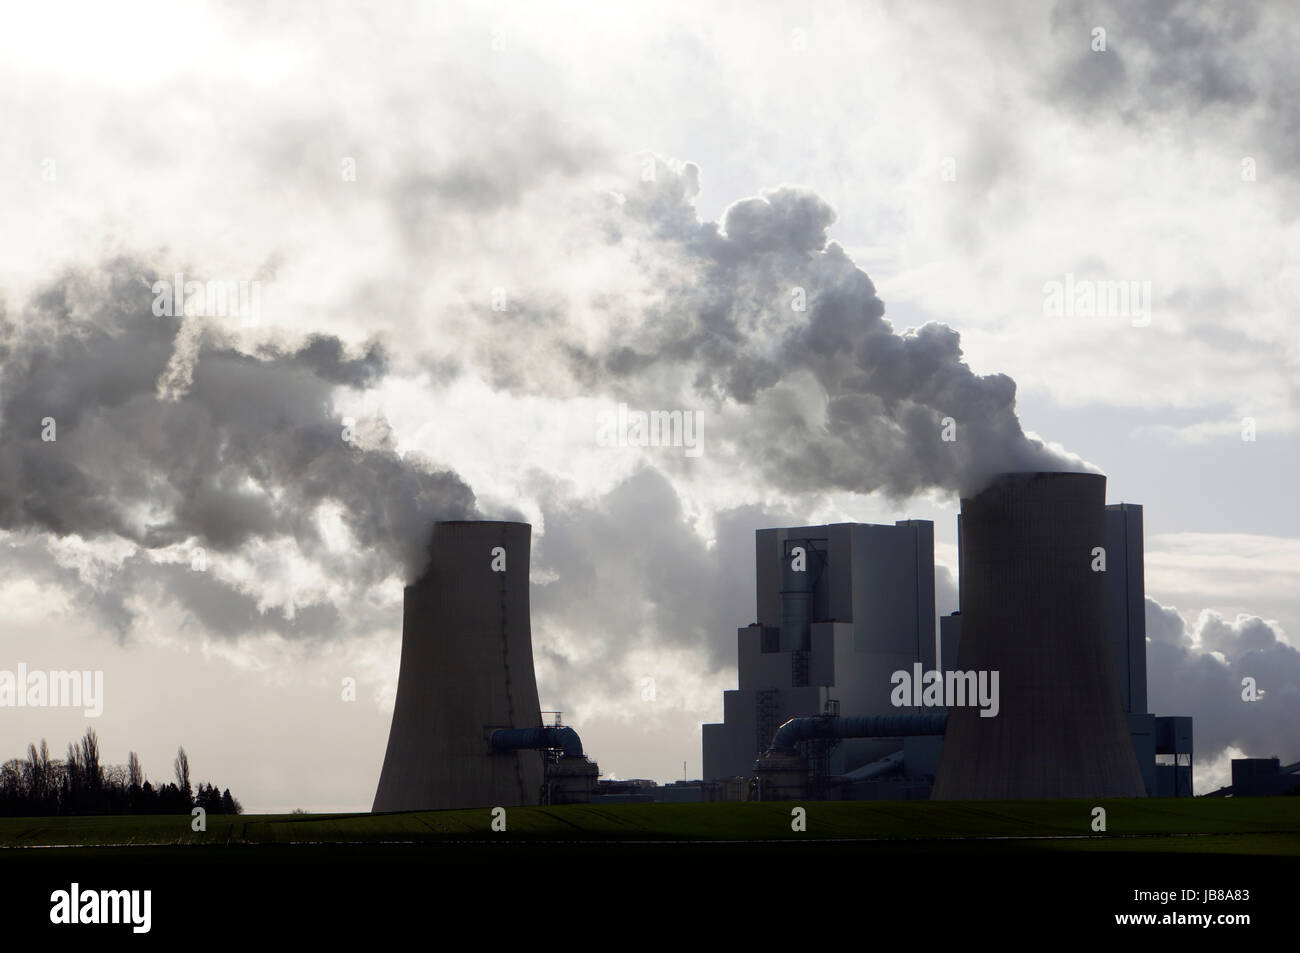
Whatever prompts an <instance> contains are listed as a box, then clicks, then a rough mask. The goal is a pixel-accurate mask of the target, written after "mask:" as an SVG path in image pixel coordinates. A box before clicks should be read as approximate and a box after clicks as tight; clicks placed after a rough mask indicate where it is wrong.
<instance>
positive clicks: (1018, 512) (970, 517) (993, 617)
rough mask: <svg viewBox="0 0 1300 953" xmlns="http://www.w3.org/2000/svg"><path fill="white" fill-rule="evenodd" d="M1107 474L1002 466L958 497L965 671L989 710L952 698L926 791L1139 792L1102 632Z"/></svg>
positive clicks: (961, 665) (960, 662) (982, 794)
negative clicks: (975, 676) (986, 693)
mask: <svg viewBox="0 0 1300 953" xmlns="http://www.w3.org/2000/svg"><path fill="white" fill-rule="evenodd" d="M1105 545H1106V478H1105V477H1104V476H1102V475H1101V474H1097V473H1005V474H1002V475H1000V476H998V477H997V478H995V479H994V480H993V482H992V483H991V484H990V485H989V486H988V488H987V489H985V490H984V491H983V492H981V493H979V494H977V495H976V496H974V497H973V498H970V499H963V500H962V502H961V564H962V579H961V600H962V605H961V620H962V622H961V642H960V643H959V645H958V648H957V660H956V664H952V663H949V662H948V660H947V659H945V660H944V662H945V664H946V665H951V667H952V668H955V669H959V670H961V671H963V672H985V671H997V672H999V673H1000V675H999V678H1000V686H1001V688H1000V696H1001V697H1000V703H999V709H998V714H997V715H996V716H994V717H987V718H986V717H982V714H983V713H982V712H981V711H980V710H978V709H977V708H973V707H960V708H952V709H951V710H950V712H949V718H948V731H947V733H946V735H945V736H944V741H943V754H942V756H941V757H940V761H939V770H938V772H937V774H936V777H935V784H934V792H933V795H932V796H933V797H935V798H937V799H956V798H1052V797H1142V796H1144V794H1145V787H1144V785H1143V783H1142V774H1141V771H1140V769H1139V768H1138V763H1137V756H1136V755H1135V754H1134V751H1133V743H1132V740H1131V739H1130V738H1129V733H1128V726H1127V723H1126V721H1125V717H1124V712H1123V708H1122V706H1121V704H1120V696H1119V687H1118V680H1117V676H1116V673H1115V660H1114V654H1113V652H1112V649H1111V644H1110V638H1109V635H1108V633H1107V627H1106V626H1107V617H1106V581H1105V580H1106V577H1105V574H1104V565H1103V563H1102V562H1101V559H1100V557H1101V555H1102V553H1103V551H1104V547H1105Z"/></svg>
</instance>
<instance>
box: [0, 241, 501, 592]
mask: <svg viewBox="0 0 1300 953" xmlns="http://www.w3.org/2000/svg"><path fill="white" fill-rule="evenodd" d="M153 280H154V276H153V275H152V273H150V272H149V271H147V270H146V269H145V268H144V267H142V266H141V265H140V264H138V263H135V262H129V261H119V262H116V263H114V264H113V265H112V266H111V267H109V268H107V269H106V270H105V271H104V272H103V273H102V274H94V275H89V274H70V275H68V276H66V277H65V278H63V279H62V280H60V281H57V282H55V283H54V284H52V285H51V286H50V287H49V288H48V289H47V290H45V291H44V292H43V293H41V294H40V295H39V296H38V297H37V298H36V299H35V300H34V301H33V302H31V304H30V306H29V307H28V308H27V309H26V310H25V312H24V313H23V314H22V315H21V318H20V319H19V320H13V319H10V318H9V317H8V316H3V315H0V359H2V360H3V372H2V374H0V441H2V442H3V446H4V454H3V456H0V528H3V529H6V530H29V531H36V532H45V533H52V534H55V535H58V536H66V535H70V534H77V535H80V536H82V537H85V538H90V539H94V538H101V537H119V538H122V539H126V540H130V541H132V542H134V543H136V544H138V545H139V546H141V547H145V548H149V549H154V548H159V547H165V546H170V545H174V544H182V543H186V542H190V543H191V545H195V546H201V547H204V548H205V549H209V548H210V549H211V550H213V551H214V552H230V551H234V550H237V549H239V548H240V547H241V546H243V545H244V544H246V543H248V542H249V541H251V540H254V539H263V540H275V539H280V538H291V539H293V540H294V541H295V542H296V544H297V545H298V547H299V549H300V550H301V551H302V552H304V554H306V555H308V556H309V557H315V558H317V559H318V561H320V562H322V563H323V564H324V565H325V566H326V568H327V570H328V569H329V568H330V567H329V562H330V558H331V557H330V555H329V553H327V552H326V551H325V547H324V545H323V542H322V539H321V535H320V530H319V524H318V522H317V519H316V515H317V511H318V508H319V507H320V506H321V504H324V503H326V502H333V503H336V504H338V506H339V509H340V514H341V519H342V521H343V522H344V523H345V524H346V526H347V527H348V529H349V530H350V531H351V533H352V534H353V536H354V537H355V538H356V540H357V542H358V543H359V550H360V552H359V554H358V555H357V557H356V558H349V559H348V560H347V562H346V565H342V564H339V565H335V566H334V567H333V568H334V569H335V570H337V571H340V572H346V573H347V574H348V575H349V577H350V579H351V581H353V582H356V583H364V582H367V581H374V580H377V579H380V578H383V577H384V576H386V575H388V574H390V573H391V572H392V571H393V570H394V569H395V568H398V567H403V568H404V571H405V572H406V573H407V575H408V577H409V576H410V575H411V574H412V573H414V572H417V571H418V569H419V568H420V566H421V565H422V561H423V558H424V552H425V546H426V544H427V540H428V530H429V527H430V526H431V524H432V522H433V521H434V520H435V519H457V518H473V517H475V516H476V515H477V512H478V511H477V507H476V505H475V499H474V494H473V492H472V491H471V489H470V488H469V487H468V486H467V485H466V484H465V483H464V482H463V481H462V480H461V479H460V478H459V477H458V476H457V475H456V474H455V473H453V472H451V471H448V470H445V469H437V468H435V467H433V466H431V465H429V464H427V463H426V462H424V461H421V460H418V459H416V458H414V457H412V456H410V455H407V456H405V457H403V456H399V455H398V454H397V453H396V452H395V450H394V449H393V447H392V445H391V438H390V437H389V436H388V434H387V430H386V427H385V426H383V425H382V424H379V425H375V426H371V427H370V428H369V429H368V430H366V429H365V428H362V430H363V436H364V437H365V438H366V442H364V445H363V444H362V442H358V441H353V442H349V441H347V440H345V439H344V438H343V430H344V424H343V421H341V420H340V419H338V418H337V417H335V416H334V414H333V412H332V411H331V404H330V398H331V393H332V391H333V389H334V388H335V387H337V386H349V387H365V386H367V385H369V384H371V383H373V382H374V381H375V380H376V379H377V378H378V377H380V376H382V374H383V373H384V370H385V359H384V355H383V352H382V351H381V350H380V349H379V348H378V347H377V346H372V347H370V348H369V349H368V350H367V351H366V352H365V353H363V354H362V355H361V356H359V357H355V358H353V357H348V356H347V355H346V354H345V351H344V348H343V346H342V343H341V342H340V341H338V340H337V339H335V338H332V337H327V336H314V337H312V338H309V339H308V340H307V341H306V342H304V343H302V344H301V346H298V347H296V348H287V349H276V348H264V349H263V350H262V351H261V352H259V353H257V354H247V353H242V352H241V351H239V350H237V349H236V348H235V347H234V346H233V344H232V343H231V342H230V341H229V340H227V339H225V338H224V337H223V335H222V334H221V332H220V331H218V330H217V329H216V328H214V327H205V328H203V329H202V330H200V331H199V332H198V334H197V341H196V343H195V344H194V352H193V354H192V371H191V373H190V375H189V376H190V380H189V383H188V385H187V386H185V387H183V388H182V389H180V390H178V391H175V392H172V393H171V394H166V393H164V394H163V395H161V396H160V390H159V381H160V379H162V378H164V377H168V378H169V379H174V378H175V375H174V374H173V373H172V370H171V369H169V368H170V366H171V365H172V362H173V355H174V353H175V352H176V351H177V348H178V345H179V346H181V347H182V348H183V347H184V344H183V342H182V341H181V340H180V335H181V322H180V320H179V319H175V318H169V317H157V316H155V315H154V314H153V311H152V303H153V294H152V292H151V290H150V285H151V283H152V281H153ZM182 376H184V375H182ZM46 418H53V420H54V425H55V428H56V429H55V434H56V438H57V439H55V440H54V441H46V440H43V439H42V431H43V429H44V428H43V425H42V421H43V420H45V419H46ZM194 585H199V584H198V583H195V584H194Z"/></svg>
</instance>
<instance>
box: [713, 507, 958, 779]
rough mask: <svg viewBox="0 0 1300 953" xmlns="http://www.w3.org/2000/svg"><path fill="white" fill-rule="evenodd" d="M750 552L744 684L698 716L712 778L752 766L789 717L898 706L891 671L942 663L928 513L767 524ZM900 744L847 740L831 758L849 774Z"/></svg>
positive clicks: (833, 766) (742, 645) (741, 633)
mask: <svg viewBox="0 0 1300 953" xmlns="http://www.w3.org/2000/svg"><path fill="white" fill-rule="evenodd" d="M799 549H802V550H803V558H804V560H805V563H804V568H803V569H801V570H799V569H796V568H795V567H796V566H797V565H798V562H797V561H798V559H799V553H798V552H797V551H798V550H799ZM754 561H755V579H756V603H757V610H756V611H757V617H758V618H757V621H756V622H754V623H753V624H751V625H749V626H746V627H745V628H742V629H739V630H738V631H737V647H738V654H739V660H738V668H739V684H738V687H737V689H736V690H734V691H728V692H726V693H724V696H723V720H722V722H720V723H717V724H706V725H704V726H703V737H704V776H705V778H707V779H721V778H733V777H740V776H749V775H752V774H753V771H754V761H755V759H756V758H757V757H758V756H759V755H760V754H761V753H762V751H763V750H764V749H765V748H766V747H767V746H768V745H769V744H771V741H772V737H773V734H774V733H775V732H776V729H777V728H778V727H780V725H781V724H782V723H784V722H785V721H787V720H789V719H790V718H795V717H798V716H805V715H818V714H823V713H825V712H827V711H828V706H829V705H831V704H832V703H837V705H838V709H839V710H840V711H842V712H844V713H846V714H847V713H852V714H861V715H876V714H878V715H886V714H891V713H893V712H894V711H895V709H893V708H892V707H891V705H890V701H889V692H888V687H889V679H890V675H891V673H893V672H895V671H897V670H899V669H909V670H910V669H911V667H912V664H913V663H914V662H918V661H919V662H921V663H922V664H923V665H925V667H926V668H933V667H934V666H935V658H934V654H935V638H934V625H935V615H934V524H933V523H931V522H929V521H928V520H902V521H899V522H898V523H895V524H894V525H892V526H890V525H874V524H866V523H834V524H830V525H823V526H799V527H790V528H785V529H761V530H758V531H757V532H756V533H755V560H754ZM900 747H901V745H900V743H899V742H898V741H888V740H873V739H852V740H846V741H844V742H843V743H841V744H838V745H836V746H835V747H834V750H832V751H830V752H829V753H828V758H829V763H828V764H827V765H825V768H826V769H827V770H828V771H829V772H830V773H831V774H832V775H842V774H844V773H846V772H850V771H853V770H854V769H857V768H860V767H861V766H863V765H866V764H868V763H871V762H874V761H877V760H879V759H881V758H884V757H886V756H888V755H889V754H891V752H896V751H898V750H899V749H900Z"/></svg>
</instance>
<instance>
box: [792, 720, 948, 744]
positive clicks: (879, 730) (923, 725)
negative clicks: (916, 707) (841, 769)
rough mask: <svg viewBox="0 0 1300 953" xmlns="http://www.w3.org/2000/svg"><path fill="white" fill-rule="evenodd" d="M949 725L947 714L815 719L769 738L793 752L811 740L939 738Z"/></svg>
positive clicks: (799, 723) (793, 722)
mask: <svg viewBox="0 0 1300 953" xmlns="http://www.w3.org/2000/svg"><path fill="white" fill-rule="evenodd" d="M947 724H948V713H947V712H946V711H941V712H929V713H926V714H923V715H867V716H862V717H844V718H841V717H838V716H836V715H815V716H812V717H809V718H791V719H790V720H789V721H787V722H786V723H785V724H783V725H782V726H781V727H780V728H778V729H776V734H775V735H773V736H772V747H773V748H793V747H794V746H795V745H796V744H798V743H799V742H800V741H810V740H812V739H814V738H908V737H913V736H916V735H941V734H943V732H944V728H945V727H946V726H947Z"/></svg>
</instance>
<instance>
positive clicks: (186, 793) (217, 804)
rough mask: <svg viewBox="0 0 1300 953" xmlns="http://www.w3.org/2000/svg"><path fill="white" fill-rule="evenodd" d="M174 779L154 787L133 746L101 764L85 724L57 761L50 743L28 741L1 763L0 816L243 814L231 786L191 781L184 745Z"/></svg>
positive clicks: (92, 731)
mask: <svg viewBox="0 0 1300 953" xmlns="http://www.w3.org/2000/svg"><path fill="white" fill-rule="evenodd" d="M172 766H173V770H174V771H175V775H176V779H175V781H168V782H167V783H166V784H160V785H158V786H157V787H155V786H154V785H153V784H151V783H150V782H149V780H148V779H147V778H145V776H144V770H143V769H142V768H141V767H140V758H139V757H138V756H137V755H136V753H135V752H134V751H132V752H131V753H130V754H129V755H128V756H127V760H126V764H125V765H120V764H109V765H105V764H102V763H101V761H100V756H99V738H97V737H96V735H95V729H93V728H87V729H86V734H85V735H84V736H83V737H82V739H81V741H80V742H74V743H70V744H69V745H68V753H67V756H66V757H65V758H63V759H62V760H58V759H54V758H51V757H50V749H49V745H47V744H46V743H45V739H44V738H42V739H41V744H40V747H39V748H38V747H37V746H36V745H34V744H31V745H28V746H27V757H26V758H11V759H10V760H8V761H6V762H5V763H4V764H3V765H0V816H5V817H24V816H38V815H51V814H189V813H190V812H191V810H192V809H194V808H196V807H201V808H203V809H204V811H206V812H207V813H208V814H242V813H243V811H244V808H243V807H242V806H241V805H240V803H239V801H237V800H236V799H235V798H234V797H232V796H231V794H230V788H226V789H225V790H224V791H222V790H219V789H218V788H217V786H216V785H213V784H209V783H206V782H204V783H201V784H199V786H198V788H197V789H196V788H194V787H193V786H192V785H191V783H190V759H189V757H188V756H187V755H186V754H185V749H184V748H179V749H177V751H176V760H175V761H174V762H173V765H172Z"/></svg>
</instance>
